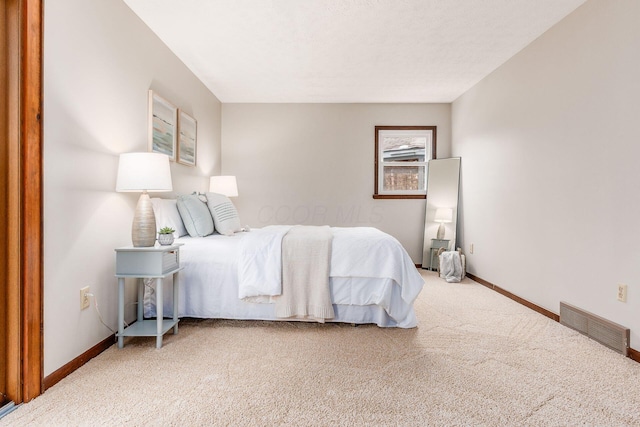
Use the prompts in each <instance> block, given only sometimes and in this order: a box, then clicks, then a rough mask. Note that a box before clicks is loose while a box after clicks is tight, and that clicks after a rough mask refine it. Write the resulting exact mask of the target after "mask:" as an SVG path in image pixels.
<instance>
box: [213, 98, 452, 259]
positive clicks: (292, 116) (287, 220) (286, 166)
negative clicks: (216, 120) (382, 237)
mask: <svg viewBox="0 0 640 427" xmlns="http://www.w3.org/2000/svg"><path fill="white" fill-rule="evenodd" d="M222 123H223V125H222V141H223V144H222V157H223V159H224V160H223V164H222V171H223V173H224V174H230V175H236V176H237V180H238V191H239V193H240V194H239V197H238V198H237V199H236V200H234V203H235V204H236V206H237V208H238V211H239V213H240V218H241V220H242V222H243V223H244V224H249V225H251V226H254V227H262V226H265V225H269V224H310V225H322V224H327V225H332V226H374V227H377V228H379V229H381V230H383V231H386V232H387V233H389V234H391V235H392V236H394V237H396V238H397V239H398V240H399V241H400V242H401V243H402V244H403V245H404V247H405V249H406V250H407V252H408V253H409V255H410V256H411V258H412V259H413V260H414V262H416V263H421V262H422V239H423V232H424V214H425V201H424V200H373V198H372V195H373V190H374V167H373V162H374V138H375V131H374V127H375V126H376V125H435V126H437V127H438V133H437V152H438V157H449V156H450V152H451V151H450V127H451V124H450V104H223V106H222Z"/></svg>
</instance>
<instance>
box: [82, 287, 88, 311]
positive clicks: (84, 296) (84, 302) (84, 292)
mask: <svg viewBox="0 0 640 427" xmlns="http://www.w3.org/2000/svg"><path fill="white" fill-rule="evenodd" d="M85 308H89V287H88V286H85V287H84V288H82V289H80V310H84V309H85Z"/></svg>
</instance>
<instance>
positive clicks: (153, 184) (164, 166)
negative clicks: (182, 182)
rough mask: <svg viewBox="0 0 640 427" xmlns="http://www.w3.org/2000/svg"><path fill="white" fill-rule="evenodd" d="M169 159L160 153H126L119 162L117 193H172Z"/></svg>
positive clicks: (121, 155)
mask: <svg viewBox="0 0 640 427" xmlns="http://www.w3.org/2000/svg"><path fill="white" fill-rule="evenodd" d="M172 190H173V185H172V184H171V168H170V166H169V157H168V156H166V155H165V154H160V153H124V154H120V160H119V162H118V180H117V183H116V191H119V192H133V191H148V192H161V191H172Z"/></svg>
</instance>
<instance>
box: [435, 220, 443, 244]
mask: <svg viewBox="0 0 640 427" xmlns="http://www.w3.org/2000/svg"><path fill="white" fill-rule="evenodd" d="M432 230H433V229H432ZM436 239H438V240H442V239H444V224H443V223H440V227H438V235H437V236H436Z"/></svg>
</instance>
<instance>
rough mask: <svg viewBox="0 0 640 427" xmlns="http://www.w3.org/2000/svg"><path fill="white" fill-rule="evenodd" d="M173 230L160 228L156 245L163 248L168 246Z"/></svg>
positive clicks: (171, 239)
mask: <svg viewBox="0 0 640 427" xmlns="http://www.w3.org/2000/svg"><path fill="white" fill-rule="evenodd" d="M175 231H176V230H174V229H173V228H171V227H162V228H161V229H160V231H158V243H160V244H161V245H163V246H166V245H170V244H172V243H173V233H174V232H175Z"/></svg>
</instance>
